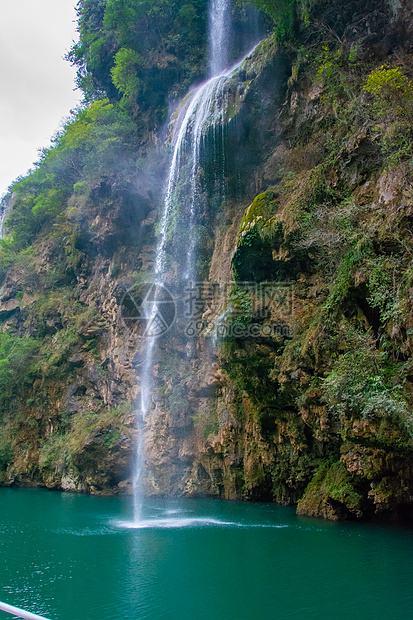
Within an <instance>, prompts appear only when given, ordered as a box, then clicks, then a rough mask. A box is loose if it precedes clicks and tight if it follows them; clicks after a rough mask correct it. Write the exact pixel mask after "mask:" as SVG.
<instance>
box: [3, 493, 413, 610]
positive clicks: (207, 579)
mask: <svg viewBox="0 0 413 620" xmlns="http://www.w3.org/2000/svg"><path fill="white" fill-rule="evenodd" d="M131 515H132V507H131V500H130V499H129V498H116V497H115V498H101V497H89V496H85V495H77V494H71V493H59V492H53V491H46V490H38V489H36V490H19V489H0V558H1V562H0V600H2V601H3V602H6V603H9V604H11V605H16V606H18V607H22V608H25V609H28V610H30V611H33V612H35V613H39V614H41V615H44V616H46V617H47V618H50V620H117V619H119V620H141V619H142V620H163V619H165V620H267V619H276V620H284V619H293V618H296V619H298V618H300V619H304V620H313V619H314V620H316V619H317V620H322V619H324V620H359V619H360V620H366V619H367V618H375V619H376V620H377V619H382V620H397V619H399V618H400V619H402V618H403V620H405V619H407V618H411V617H413V532H412V531H407V530H403V529H396V528H394V529H393V528H386V527H381V526H372V525H360V524H354V523H345V524H337V523H330V522H324V521H318V520H315V519H306V518H300V517H297V516H296V515H295V511H294V509H290V508H283V507H277V506H272V505H267V504H244V503H238V502H235V503H232V502H221V501H214V500H183V501H181V502H176V503H170V502H169V503H168V502H165V501H163V500H150V501H148V503H147V505H146V506H145V509H144V517H143V519H144V520H143V523H142V524H141V527H139V528H136V527H133V524H131V523H130V519H131ZM11 617H12V616H9V615H7V614H4V613H3V612H0V618H1V620H3V619H4V620H6V619H8V618H11Z"/></svg>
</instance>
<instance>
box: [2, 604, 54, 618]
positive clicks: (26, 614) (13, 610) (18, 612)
mask: <svg viewBox="0 0 413 620" xmlns="http://www.w3.org/2000/svg"><path fill="white" fill-rule="evenodd" d="M0 610H1V611H5V612H6V613H8V614H11V615H12V616H14V617H15V618H24V620H47V618H44V617H43V616H38V615H37V614H32V613H30V611H23V609H18V608H17V607H12V605H6V603H0Z"/></svg>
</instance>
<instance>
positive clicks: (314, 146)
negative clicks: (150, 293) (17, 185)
mask: <svg viewBox="0 0 413 620" xmlns="http://www.w3.org/2000/svg"><path fill="white" fill-rule="evenodd" d="M353 4H354V3H349V7H342V6H340V3H322V2H318V3H315V4H314V6H313V7H312V9H311V11H310V12H309V19H308V20H307V22H308V21H309V25H308V26H307V27H306V28H303V30H302V32H301V35H300V36H301V40H300V44H299V45H296V46H294V47H291V48H290V49H285V48H284V49H283V48H280V47H279V46H278V45H277V44H276V43H275V41H274V39H273V38H269V39H268V40H267V41H265V42H264V43H263V44H261V46H260V47H259V48H258V49H257V50H256V53H255V56H254V58H253V60H251V61H249V64H248V63H247V65H246V66H245V67H243V68H242V70H241V71H240V72H239V74H238V75H237V77H236V78H234V84H233V89H232V91H231V94H230V99H231V101H230V110H231V114H230V115H229V119H228V121H227V123H226V125H225V128H224V131H223V141H224V144H225V147H224V148H225V153H226V166H225V167H224V168H223V170H224V177H225V179H224V180H225V187H226V193H225V200H224V201H223V202H222V203H221V204H216V202H214V200H213V198H214V183H213V179H214V175H215V170H214V164H213V162H212V161H210V160H209V159H208V137H207V139H206V143H205V153H204V162H203V163H204V166H203V170H204V175H205V187H206V189H205V191H206V192H207V193H208V192H209V195H210V198H211V200H210V203H211V204H213V205H214V206H213V208H211V211H210V212H209V213H207V214H205V222H206V224H205V226H204V228H203V230H202V231H200V239H201V249H200V251H199V256H200V261H199V262H200V265H199V272H200V274H201V275H202V277H201V278H200V279H201V280H202V286H201V282H200V283H199V284H200V285H199V286H198V288H196V287H194V290H193V291H192V294H193V296H194V298H195V301H196V311H194V308H192V311H191V312H188V295H189V292H188V291H186V293H184V294H182V291H178V290H177V291H176V292H175V297H176V301H177V313H178V319H177V324H176V328H175V331H173V332H171V333H170V334H169V335H168V334H167V335H165V336H164V337H163V338H160V339H159V346H158V349H157V353H156V356H155V372H154V374H155V379H156V381H155V386H154V394H153V399H152V405H151V409H150V412H149V415H148V417H147V423H146V430H145V437H146V452H147V480H146V490H147V492H148V493H152V494H160V493H161V494H185V495H189V496H196V495H202V494H208V495H214V496H217V497H223V498H227V499H238V498H244V499H251V500H265V501H277V502H280V503H285V504H296V503H298V510H299V512H300V513H302V514H309V515H314V516H323V517H327V518H331V519H339V518H350V517H351V518H355V517H371V516H373V515H379V514H381V515H383V516H386V517H389V516H390V517H394V518H405V517H407V516H409V515H411V512H412V505H413V443H412V436H413V415H412V405H413V401H412V394H413V371H412V362H411V359H412V357H411V356H412V351H413V341H412V334H413V330H412V328H413V321H412V306H413V297H412V295H413V293H412V273H411V257H412V254H413V244H412V241H411V236H412V231H411V223H412V217H413V195H412V192H411V182H412V168H411V162H412V157H413V151H412V133H411V123H412V120H413V82H412V81H411V78H412V77H413V76H412V75H411V59H412V49H411V45H410V41H411V34H412V29H413V24H412V22H411V17H410V11H409V7H410V4H409V3H408V2H401V3H400V5H399V3H397V4H396V3H387V2H382V3H379V5H377V3H376V4H374V5H373V4H371V6H370V4H368V5H367V6H366V7H363V8H360V7H355V6H353ZM325 5H326V6H327V5H328V7H327V8H328V10H326V6H325ZM330 5H331V6H330ZM347 9H348V10H347ZM350 9H351V10H350ZM139 153H140V164H139V165H140V169H139V170H138V171H137V172H136V170H134V171H133V172H131V170H130V169H129V170H127V171H126V172H122V173H121V172H118V173H116V174H112V175H111V174H107V175H102V174H101V175H99V174H95V176H94V177H93V180H92V181H88V183H86V184H83V186H82V185H81V184H80V185H79V183H77V184H76V185H75V186H74V188H73V192H72V193H71V194H70V196H69V197H68V198H67V206H66V208H65V211H64V212H63V214H62V215H60V220H58V221H57V222H56V223H55V224H54V228H53V227H52V228H51V229H49V230H48V231H47V234H46V233H45V234H44V235H42V236H40V237H39V238H38V239H37V241H35V242H34V245H33V246H32V247H33V248H34V250H32V251H31V252H28V251H27V250H26V254H24V252H23V253H22V252H20V254H19V256H18V257H17V258H16V257H15V258H14V259H13V260H11V261H10V262H9V263H8V264H6V265H5V267H3V270H4V280H3V285H2V288H1V304H0V320H1V321H2V326H3V333H6V332H7V333H12V334H14V335H15V336H18V338H19V341H18V342H19V347H20V348H18V350H17V353H18V355H17V354H16V345H14V349H13V346H11V348H10V347H9V348H8V349H7V346H8V344H7V342H6V341H4V342H3V345H2V346H3V348H4V351H5V353H4V357H7V359H9V360H11V366H8V367H7V371H8V372H9V375H7V376H8V377H9V379H10V380H9V383H8V385H12V386H14V387H12V388H10V390H11V391H9V392H7V391H6V392H5V393H4V394H3V396H2V403H1V406H2V411H3V420H2V426H1V429H0V432H1V435H0V437H1V441H0V443H1V445H0V461H1V464H2V472H1V477H2V481H3V483H4V484H44V485H46V486H49V487H53V488H63V489H74V490H79V491H85V492H94V493H113V492H128V489H129V486H130V463H131V462H132V460H133V452H134V445H135V442H136V431H135V421H134V403H135V402H136V401H137V398H138V396H139V390H140V368H141V355H142V350H143V344H142V340H141V339H140V338H139V335H138V334H137V331H136V329H135V328H134V327H133V326H131V323H130V322H128V321H127V320H126V321H125V294H126V293H127V292H128V291H130V290H131V289H132V290H133V291H134V292H135V293H136V295H138V296H139V291H140V290H141V287H142V284H143V283H144V282H146V281H147V279H148V277H149V276H148V274H150V272H151V268H152V266H153V261H154V246H155V235H156V221H157V220H158V218H159V213H160V209H161V206H162V191H161V188H162V184H161V183H159V179H160V178H164V177H165V172H166V168H167V162H168V157H167V155H166V154H165V151H164V148H163V140H161V139H160V137H159V136H157V137H154V135H151V137H150V139H148V140H147V141H146V142H145V144H144V145H141V146H140V147H139ZM59 266H60V267H59ZM59 269H60V271H59ZM171 269H172V267H171ZM57 272H58V273H57ZM126 315H127V312H126ZM188 326H190V328H191V329H192V330H193V331H195V332H196V335H194V334H193V333H192V332H191V333H190V329H188ZM185 331H186V334H185ZM13 351H14V353H13ZM28 365H30V373H29V374H28V375H27V373H25V372H23V371H24V368H26V369H27V367H28ZM0 372H1V367H0ZM0 379H1V375H0ZM13 381H14V382H15V383H13Z"/></svg>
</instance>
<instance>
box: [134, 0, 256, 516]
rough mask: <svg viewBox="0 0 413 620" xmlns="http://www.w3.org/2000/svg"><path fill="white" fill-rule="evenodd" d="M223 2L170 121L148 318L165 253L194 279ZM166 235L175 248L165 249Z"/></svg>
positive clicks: (221, 92) (215, 5)
mask: <svg viewBox="0 0 413 620" xmlns="http://www.w3.org/2000/svg"><path fill="white" fill-rule="evenodd" d="M229 7H230V1H229V0H211V3H210V13H209V15H210V19H209V35H210V46H209V56H210V72H211V75H212V77H210V79H209V80H208V81H206V82H204V83H203V84H201V85H200V86H198V87H197V88H195V89H193V90H192V91H191V92H190V93H189V95H188V96H187V97H186V98H185V99H184V101H183V103H182V104H181V106H180V108H179V112H178V114H177V117H176V119H175V122H174V128H173V135H172V149H173V153H172V159H171V165H170V169H169V175H168V180H167V183H166V187H165V198H164V208H163V213H162V218H161V221H160V224H159V229H158V243H157V248H156V259H155V265H154V270H153V285H154V286H155V298H154V302H153V304H152V307H151V316H150V321H152V320H153V319H154V317H155V316H156V314H157V312H158V306H157V299H156V290H157V289H156V287H160V288H161V287H162V286H164V285H165V284H167V279H168V276H169V274H168V273H167V272H168V255H169V256H171V255H172V256H173V258H174V261H175V263H176V265H177V268H176V273H175V274H174V278H175V279H179V280H181V282H184V281H187V282H195V281H196V278H197V269H196V251H197V231H196V229H197V225H198V222H199V217H200V213H201V210H202V206H203V203H204V200H205V197H204V196H203V188H202V169H201V165H200V158H201V152H202V148H203V146H204V145H205V138H206V135H207V133H210V132H212V134H213V143H214V148H215V151H217V150H218V148H219V149H220V150H221V152H222V151H223V140H224V138H223V126H224V124H225V122H226V120H227V116H228V93H229V84H230V81H231V78H232V77H233V75H234V74H235V73H236V71H237V70H238V69H239V67H240V65H241V64H242V62H243V60H244V59H243V60H242V61H240V62H239V63H238V64H237V65H235V66H234V67H232V68H231V69H226V67H227V63H228V38H229V37H228V33H229V30H230V22H229V15H230V10H229ZM215 154H216V153H214V155H215ZM223 165H224V164H223ZM218 174H219V176H221V177H222V179H221V184H223V177H224V171H223V170H221V171H220V172H219V173H218ZM177 221H180V222H181V224H182V226H181V230H180V231H179V233H180V234H177V232H178V231H177ZM171 236H172V238H173V243H174V245H175V250H174V249H173V248H172V249H171V248H170V238H171ZM183 237H184V241H182V238H183ZM182 248H183V250H182ZM168 253H169V254H168ZM155 351H156V340H155V338H149V339H148V340H147V341H146V346H145V349H144V352H143V353H144V355H143V359H144V361H143V364H142V369H141V381H140V390H141V393H140V402H139V406H138V407H137V412H136V417H137V431H138V443H137V452H136V462H135V471H134V477H133V492H134V519H135V523H136V522H138V521H139V520H140V519H141V507H142V499H143V485H144V480H143V478H144V473H145V442H144V427H145V417H146V415H147V413H148V409H149V406H150V401H151V395H152V389H153V364H154V353H155Z"/></svg>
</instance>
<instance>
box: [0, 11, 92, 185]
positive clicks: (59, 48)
mask: <svg viewBox="0 0 413 620" xmlns="http://www.w3.org/2000/svg"><path fill="white" fill-rule="evenodd" d="M75 6H76V0H0V154H1V155H0V197H1V196H2V195H3V194H4V192H5V191H6V189H7V187H8V186H9V185H10V183H12V181H14V180H15V178H16V177H18V176H19V175H23V174H25V173H26V172H27V170H28V169H29V168H31V167H32V164H33V163H34V162H35V161H36V160H37V158H38V156H37V149H39V148H41V147H44V146H48V145H49V144H50V138H51V136H52V135H53V134H54V133H55V132H56V130H57V129H58V128H59V126H60V124H61V122H62V120H63V119H64V118H65V117H66V116H67V115H68V113H69V111H70V110H71V109H72V108H74V107H75V106H76V103H77V102H78V101H79V100H80V93H79V91H76V92H74V88H75V83H74V78H75V70H74V68H72V67H71V66H70V63H68V62H67V61H65V60H63V56H64V55H65V53H66V52H67V51H68V50H69V49H70V47H71V45H72V41H73V40H77V33H76V23H75V19H76V12H75Z"/></svg>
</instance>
